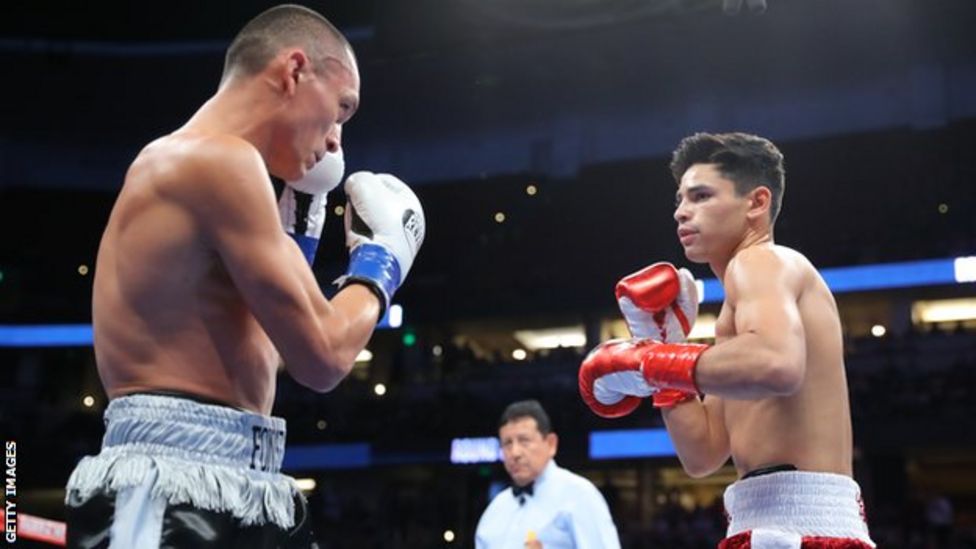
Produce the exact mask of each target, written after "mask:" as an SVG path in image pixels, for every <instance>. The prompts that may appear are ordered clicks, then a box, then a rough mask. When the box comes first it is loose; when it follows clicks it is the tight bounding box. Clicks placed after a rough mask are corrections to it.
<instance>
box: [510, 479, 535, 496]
mask: <svg viewBox="0 0 976 549" xmlns="http://www.w3.org/2000/svg"><path fill="white" fill-rule="evenodd" d="M534 484H535V483H534V482H530V483H528V484H526V485H525V486H515V485H514V484H513V485H512V495H514V496H515V497H517V498H521V497H522V496H531V495H532V492H533V491H534V490H535V488H534V487H533V485H534Z"/></svg>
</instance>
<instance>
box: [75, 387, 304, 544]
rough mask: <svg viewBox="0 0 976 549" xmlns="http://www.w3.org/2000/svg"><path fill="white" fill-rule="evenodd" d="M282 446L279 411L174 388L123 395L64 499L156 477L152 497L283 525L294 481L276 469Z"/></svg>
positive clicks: (290, 511)
mask: <svg viewBox="0 0 976 549" xmlns="http://www.w3.org/2000/svg"><path fill="white" fill-rule="evenodd" d="M284 451H285V421H284V420H283V419H281V418H275V417H269V416H262V415H258V414H252V413H248V412H243V411H241V410H236V409H233V408H228V407H225V406H217V405H213V404H202V403H200V402H196V401H193V400H188V399H185V398H179V397H172V396H160V395H131V396H125V397H120V398H116V399H114V400H112V402H111V403H109V405H108V408H107V409H106V410H105V437H104V438H103V439H102V451H101V452H100V453H99V454H98V455H97V456H89V457H85V458H83V459H82V460H81V461H80V462H78V465H77V466H76V467H75V470H74V471H73V472H72V473H71V477H70V478H69V479H68V485H67V490H66V494H65V503H66V504H67V505H69V506H72V507H78V506H81V505H83V504H84V503H85V502H86V501H88V500H89V499H90V498H91V497H92V496H94V495H95V494H97V493H114V492H119V491H121V490H125V489H127V488H133V487H136V486H140V485H142V484H143V482H145V480H146V479H147V478H155V480H154V481H153V483H152V486H151V487H150V491H149V497H152V498H154V499H156V498H158V499H162V500H165V501H167V502H169V503H171V504H180V503H190V504H192V505H193V506H195V507H198V508H201V509H209V510H212V511H217V512H229V513H231V514H232V515H233V516H235V517H237V518H239V519H240V520H241V521H242V524H243V525H245V526H249V525H253V524H268V523H273V524H276V525H277V526H279V527H280V528H285V529H287V528H291V527H292V526H293V525H294V512H295V506H294V499H293V498H294V497H296V494H297V493H298V487H297V486H295V482H294V481H293V480H292V479H291V478H289V477H287V476H285V475H283V474H281V473H279V471H280V469H281V462H282V460H283V459H284Z"/></svg>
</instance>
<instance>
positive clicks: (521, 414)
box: [498, 400, 552, 435]
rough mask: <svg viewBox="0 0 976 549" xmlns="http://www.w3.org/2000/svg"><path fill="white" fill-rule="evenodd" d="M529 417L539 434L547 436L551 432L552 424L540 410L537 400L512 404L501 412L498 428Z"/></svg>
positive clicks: (540, 405) (541, 409)
mask: <svg viewBox="0 0 976 549" xmlns="http://www.w3.org/2000/svg"><path fill="white" fill-rule="evenodd" d="M527 417H530V418H532V419H534V420H535V423H536V425H537V426H538V427H539V432H540V433H542V434H543V435H548V434H549V433H551V432H552V423H550V422H549V414H547V413H546V411H545V409H543V408H542V404H539V401H538V400H520V401H518V402H513V403H511V404H509V405H508V407H507V408H505V411H504V412H502V418H501V420H500V421H499V422H498V428H499V429H500V428H502V427H504V426H505V425H507V424H508V423H511V422H512V421H517V420H520V419H522V418H527Z"/></svg>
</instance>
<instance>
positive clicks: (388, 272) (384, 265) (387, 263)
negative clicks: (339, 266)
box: [345, 244, 400, 318]
mask: <svg viewBox="0 0 976 549" xmlns="http://www.w3.org/2000/svg"><path fill="white" fill-rule="evenodd" d="M345 279H346V283H349V282H361V283H365V284H368V285H369V286H371V287H372V288H373V289H374V290H376V292H377V294H379V295H381V296H382V299H381V300H380V301H381V303H380V306H381V307H382V309H383V310H382V311H380V317H381V318H382V316H383V314H384V312H385V311H386V310H387V309H389V308H390V301H391V300H392V299H393V294H394V293H395V292H396V290H397V288H398V287H399V286H400V263H399V262H398V261H397V259H396V257H394V256H393V254H392V253H390V250H388V249H386V248H384V247H383V246H380V245H378V244H360V245H359V246H356V247H355V248H353V249H352V251H351V252H349V268H348V269H347V270H346V277H345Z"/></svg>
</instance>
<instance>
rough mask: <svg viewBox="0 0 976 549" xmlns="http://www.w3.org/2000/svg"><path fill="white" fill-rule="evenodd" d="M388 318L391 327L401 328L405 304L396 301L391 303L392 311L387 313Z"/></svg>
mask: <svg viewBox="0 0 976 549" xmlns="http://www.w3.org/2000/svg"><path fill="white" fill-rule="evenodd" d="M386 320H387V322H388V323H389V324H390V328H399V327H400V326H402V325H403V306H402V305H398V304H396V303H394V304H393V305H390V313H389V314H388V315H386Z"/></svg>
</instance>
